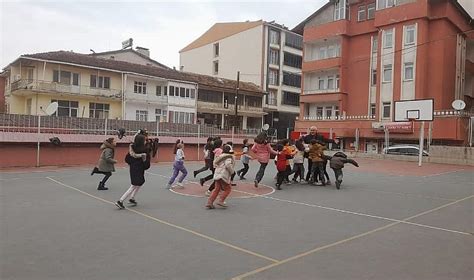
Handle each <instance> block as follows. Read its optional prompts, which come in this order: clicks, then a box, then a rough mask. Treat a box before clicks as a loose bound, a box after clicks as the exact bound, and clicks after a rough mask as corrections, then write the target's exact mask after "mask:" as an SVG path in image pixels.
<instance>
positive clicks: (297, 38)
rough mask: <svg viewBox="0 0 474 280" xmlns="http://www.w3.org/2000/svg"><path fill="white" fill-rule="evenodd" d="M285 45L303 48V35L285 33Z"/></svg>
mask: <svg viewBox="0 0 474 280" xmlns="http://www.w3.org/2000/svg"><path fill="white" fill-rule="evenodd" d="M285 45H286V46H288V47H292V48H295V49H298V50H302V49H303V36H301V35H298V34H293V33H285Z"/></svg>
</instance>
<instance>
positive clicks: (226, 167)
mask: <svg viewBox="0 0 474 280" xmlns="http://www.w3.org/2000/svg"><path fill="white" fill-rule="evenodd" d="M233 153H234V152H233V151H232V147H231V146H229V145H225V146H224V148H223V152H222V153H221V154H220V155H218V156H216V158H215V159H214V168H215V173H214V183H215V185H216V187H215V188H214V190H213V191H212V194H211V196H210V197H209V199H208V200H207V204H206V207H207V208H208V209H214V208H215V207H214V201H215V200H216V198H217V196H218V195H219V193H220V191H221V190H222V191H223V193H222V194H221V196H220V199H219V202H217V203H216V204H217V205H219V206H221V207H223V208H227V205H226V204H225V199H226V198H227V196H229V194H230V192H231V191H232V187H231V185H230V182H231V179H230V177H231V176H232V174H233V173H234V172H235V171H234V166H235V160H234V156H233Z"/></svg>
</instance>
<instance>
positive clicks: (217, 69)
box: [212, 60, 219, 75]
mask: <svg viewBox="0 0 474 280" xmlns="http://www.w3.org/2000/svg"><path fill="white" fill-rule="evenodd" d="M212 65H213V67H212V69H213V71H214V75H217V74H219V61H218V60H216V61H214V62H212Z"/></svg>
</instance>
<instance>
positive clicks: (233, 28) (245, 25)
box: [179, 20, 263, 53]
mask: <svg viewBox="0 0 474 280" xmlns="http://www.w3.org/2000/svg"><path fill="white" fill-rule="evenodd" d="M262 24H263V20H257V21H246V22H220V23H216V24H214V25H213V26H212V27H211V28H209V30H207V31H206V32H205V33H204V34H202V35H201V36H200V37H199V38H197V39H196V40H194V41H193V42H192V43H191V44H189V45H187V46H186V47H184V48H183V49H182V50H180V51H179V52H180V53H181V52H186V51H189V50H192V49H196V48H199V47H202V46H205V45H207V44H210V43H214V42H216V41H219V40H221V39H224V38H227V37H229V36H232V35H234V34H237V33H240V32H242V31H245V30H248V29H252V28H254V27H256V26H259V25H262Z"/></svg>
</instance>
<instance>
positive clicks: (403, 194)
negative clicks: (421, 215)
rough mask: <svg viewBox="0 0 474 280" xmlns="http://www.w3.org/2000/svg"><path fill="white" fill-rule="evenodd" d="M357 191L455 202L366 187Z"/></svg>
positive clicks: (448, 199) (443, 198)
mask: <svg viewBox="0 0 474 280" xmlns="http://www.w3.org/2000/svg"><path fill="white" fill-rule="evenodd" d="M357 189H358V190H361V191H366V192H379V193H387V194H394V195H399V196H408V197H416V198H425V199H438V200H446V201H455V200H456V199H451V198H445V197H437V196H424V195H417V194H410V193H399V192H390V191H382V190H376V189H373V188H368V187H360V186H359V187H357Z"/></svg>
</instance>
